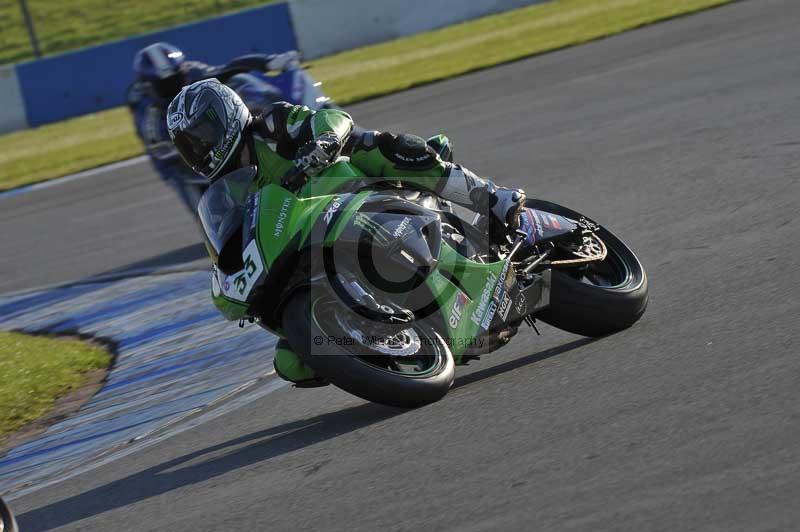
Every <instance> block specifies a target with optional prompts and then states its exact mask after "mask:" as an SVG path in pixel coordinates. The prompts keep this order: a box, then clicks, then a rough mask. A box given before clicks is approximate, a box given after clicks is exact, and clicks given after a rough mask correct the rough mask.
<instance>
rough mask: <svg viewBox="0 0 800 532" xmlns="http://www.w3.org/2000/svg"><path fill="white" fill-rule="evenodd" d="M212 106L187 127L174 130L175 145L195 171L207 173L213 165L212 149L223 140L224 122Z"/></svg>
mask: <svg viewBox="0 0 800 532" xmlns="http://www.w3.org/2000/svg"><path fill="white" fill-rule="evenodd" d="M223 120H224V119H223V117H221V116H220V114H219V112H218V111H217V110H216V109H215V108H214V106H209V107H208V108H207V109H206V110H205V111H203V112H202V113H201V114H200V115H198V116H197V117H196V118H195V119H194V120H193V121H192V123H191V124H189V125H188V126H187V127H185V128H183V129H181V130H180V131H176V132H175V138H174V139H173V142H175V147H177V148H178V151H179V152H180V153H181V155H182V156H183V158H184V160H185V161H186V163H187V164H188V165H189V166H191V167H192V168H193V169H194V170H195V171H196V172H198V173H201V174H203V175H206V174H208V173H209V172H210V171H211V169H212V168H213V167H214V165H215V161H214V151H215V150H216V149H219V148H220V147H221V146H222V145H223V144H224V141H225V133H226V128H225V123H224V122H223Z"/></svg>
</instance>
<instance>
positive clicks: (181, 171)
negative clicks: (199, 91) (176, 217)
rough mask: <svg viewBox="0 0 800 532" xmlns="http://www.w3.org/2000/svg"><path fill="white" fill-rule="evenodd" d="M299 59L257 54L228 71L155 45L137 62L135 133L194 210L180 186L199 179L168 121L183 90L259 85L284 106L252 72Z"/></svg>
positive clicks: (132, 96) (132, 95)
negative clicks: (206, 83) (205, 83)
mask: <svg viewBox="0 0 800 532" xmlns="http://www.w3.org/2000/svg"><path fill="white" fill-rule="evenodd" d="M298 58H299V54H298V53H297V52H294V51H293V52H286V53H284V54H279V55H260V54H253V55H245V56H241V57H237V58H235V59H233V60H232V61H231V62H229V63H227V64H225V65H220V66H211V65H207V64H205V63H201V62H199V61H188V60H187V59H186V55H185V54H184V53H183V52H182V51H181V50H180V49H178V48H177V47H176V46H173V45H172V44H169V43H166V42H157V43H154V44H151V45H149V46H146V47H145V48H142V49H141V50H139V52H137V53H136V56H135V57H134V60H133V70H134V73H135V75H136V81H135V82H134V83H133V84H132V85H131V86H130V88H129V89H128V95H127V98H128V106H129V108H130V110H131V113H132V115H133V120H134V124H135V126H136V132H137V134H138V135H139V137H140V138H141V140H142V143H143V144H144V146H145V150H146V151H147V154H148V155H149V156H150V160H151V161H152V163H153V166H154V167H155V168H156V171H157V172H158V174H159V175H160V176H161V178H162V179H163V180H164V181H166V182H167V183H168V184H169V185H171V186H172V187H173V188H174V189H175V190H176V192H177V193H178V196H180V198H181V200H182V201H183V202H184V203H185V204H186V206H187V207H188V208H189V209H190V210H192V211H193V210H194V209H195V208H196V207H197V205H196V202H197V199H198V198H192V197H190V195H189V193H188V192H187V190H186V188H185V187H183V186H181V181H182V180H186V179H196V178H197V176H196V175H195V174H194V173H193V172H191V171H190V170H189V168H187V167H186V165H185V164H183V162H182V161H181V160H180V157H177V155H176V154H175V150H174V147H173V145H172V142H171V141H170V138H169V133H168V131H167V127H166V119H165V118H166V111H167V105H169V102H170V101H172V99H173V98H174V97H175V96H176V95H177V94H178V92H180V90H181V88H182V87H183V86H184V85H188V84H190V83H193V82H195V81H199V80H203V79H208V78H217V79H219V80H221V81H222V82H223V83H229V84H230V85H231V86H233V87H234V88H235V89H236V90H238V88H237V86H241V85H245V86H252V85H255V84H258V91H259V93H260V98H262V99H264V100H265V101H268V100H271V101H279V100H283V99H284V97H283V95H282V94H281V91H280V90H279V89H277V88H276V87H274V86H272V85H270V84H268V83H266V82H265V81H263V80H259V79H252V78H253V77H254V76H252V75H250V74H248V72H250V71H259V72H265V71H268V70H283V69H284V68H285V67H286V66H288V65H289V64H291V63H292V62H293V61H297V60H298Z"/></svg>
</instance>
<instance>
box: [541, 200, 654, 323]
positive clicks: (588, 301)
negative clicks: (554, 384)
mask: <svg viewBox="0 0 800 532" xmlns="http://www.w3.org/2000/svg"><path fill="white" fill-rule="evenodd" d="M526 206H527V207H531V208H535V209H540V210H543V211H547V212H551V213H554V214H560V215H562V216H566V217H568V218H572V219H575V220H577V219H579V218H580V217H581V214H580V213H578V212H575V211H573V210H571V209H568V208H566V207H562V206H561V205H557V204H555V203H550V202H546V201H541V200H528V201H527V203H526ZM596 234H597V236H598V237H600V239H602V240H603V242H604V243H605V245H606V247H607V248H608V256H607V257H606V259H605V260H604V261H603V262H601V263H598V264H597V265H594V266H592V267H591V268H593V269H594V270H595V271H596V272H611V273H609V275H608V277H609V278H610V277H611V276H612V274H614V272H616V275H617V276H618V278H617V279H615V281H614V284H613V285H612V286H604V285H600V284H595V283H593V282H591V281H590V280H589V279H590V278H592V277H593V274H592V273H591V271H590V272H589V275H586V274H585V273H579V272H580V270H576V269H572V270H570V269H561V270H559V269H553V270H552V285H551V293H550V306H549V307H548V308H547V309H545V310H543V311H542V312H540V313H538V314H537V315H536V316H535V317H536V318H537V319H540V320H542V321H543V322H545V323H548V324H550V325H552V326H554V327H557V328H559V329H563V330H565V331H568V332H571V333H574V334H579V335H582V336H590V337H598V336H606V335H609V334H613V333H616V332H619V331H622V330H624V329H627V328H628V327H630V326H632V325H633V324H634V323H636V322H637V321H639V318H641V317H642V314H644V311H645V310H646V309H647V303H648V299H649V294H648V283H647V274H646V273H645V271H644V267H643V266H642V264H641V262H639V259H638V258H636V255H635V254H634V253H633V251H631V249H630V248H629V247H628V246H627V245H625V243H624V242H623V241H622V240H620V239H619V238H617V237H616V236H614V235H613V234H612V233H611V232H610V231H608V230H607V229H605V228H603V227H601V228H600V230H599V231H597V233H596ZM597 277H598V278H599V277H600V275H599V274H598V275H597ZM605 284H609V283H605Z"/></svg>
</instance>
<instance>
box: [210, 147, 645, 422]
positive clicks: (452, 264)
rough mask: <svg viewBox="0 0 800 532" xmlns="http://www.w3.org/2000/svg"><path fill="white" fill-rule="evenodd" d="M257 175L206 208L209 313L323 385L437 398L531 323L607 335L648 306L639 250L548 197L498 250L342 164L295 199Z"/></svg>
mask: <svg viewBox="0 0 800 532" xmlns="http://www.w3.org/2000/svg"><path fill="white" fill-rule="evenodd" d="M255 175H256V170H255V168H253V167H249V168H244V169H241V170H238V171H236V172H233V173H231V174H229V175H227V176H225V177H223V178H221V179H218V180H217V181H215V182H214V183H213V184H212V185H211V186H210V187H209V189H208V191H207V192H206V193H205V194H204V196H203V198H202V200H201V201H200V205H199V208H198V211H199V214H200V219H201V221H202V225H203V228H204V231H205V239H206V247H207V248H208V251H209V254H210V255H211V259H212V262H213V275H212V289H213V297H214V303H215V305H216V306H217V308H219V309H220V311H221V312H222V313H223V314H224V315H225V316H226V318H227V319H229V320H234V321H235V320H240V322H241V324H243V323H244V322H245V321H250V322H256V323H258V324H259V325H260V326H261V327H263V328H265V329H267V330H269V331H271V332H274V333H277V334H279V335H281V336H283V337H285V338H287V339H288V341H289V343H290V344H291V346H292V349H293V350H294V351H295V352H296V353H297V354H298V355H299V356H300V357H301V358H302V359H303V361H304V362H305V363H306V364H308V365H309V366H310V367H311V368H312V369H314V370H315V372H316V373H317V375H319V376H322V377H325V378H327V379H329V380H330V382H331V383H333V384H334V385H336V386H338V387H339V388H342V389H343V390H345V391H347V392H350V393H352V394H354V395H357V396H359V397H362V398H364V399H367V400H369V401H375V402H378V403H383V404H387V405H393V406H400V407H417V406H421V405H424V404H428V403H431V402H434V401H437V400H439V399H441V398H442V397H444V396H445V395H446V394H447V392H448V390H449V389H450V387H451V386H452V384H453V380H454V373H455V366H457V365H463V364H466V363H468V362H469V361H471V360H475V359H478V358H479V357H480V355H482V354H486V353H489V352H492V351H495V350H497V349H498V348H500V347H502V346H503V345H505V344H507V343H508V342H509V340H510V339H511V337H513V336H514V335H515V334H516V333H517V331H518V329H519V327H520V326H521V325H522V324H524V323H526V324H528V325H530V326H532V327H534V328H535V326H536V320H537V319H538V320H541V321H543V322H546V323H549V324H551V325H553V326H555V327H558V328H560V329H564V330H566V331H570V332H573V333H577V334H580V335H585V336H602V335H607V334H611V333H614V332H616V331H620V330H622V329H625V328H627V327H630V326H631V325H633V324H634V323H635V322H636V321H637V320H638V319H639V318H640V317H641V316H642V314H643V313H644V311H645V308H646V306H647V299H648V289H647V276H646V275H645V272H644V269H643V267H642V265H641V263H640V262H639V260H638V259H637V258H636V256H635V255H634V254H633V252H632V251H631V250H630V249H629V248H628V247H627V246H626V245H625V244H624V243H623V242H622V241H621V240H619V239H618V238H617V237H615V236H614V235H613V234H612V233H611V232H609V231H608V230H607V229H605V228H604V227H601V226H599V225H598V224H596V223H594V222H593V221H591V220H589V219H588V218H586V217H585V216H582V215H581V214H579V213H577V212H574V211H572V210H570V209H567V208H565V207H562V206H559V205H556V204H554V203H549V202H546V201H540V200H533V199H530V200H528V202H527V204H526V209H525V211H524V213H523V215H522V219H521V225H520V230H518V231H517V232H516V234H512V235H508V236H505V235H504V236H503V237H498V238H496V239H494V241H493V240H492V238H490V237H489V234H490V233H491V231H490V230H489V218H488V216H486V215H485V214H482V213H474V212H470V211H467V210H465V209H462V208H461V207H453V206H452V205H451V204H449V203H448V202H446V201H444V200H442V199H440V198H439V197H437V196H436V195H433V194H430V193H425V192H420V191H416V190H410V189H407V188H406V189H404V188H401V187H400V186H399V185H397V184H395V183H392V182H383V183H377V184H376V183H375V180H374V179H370V178H368V177H367V176H365V175H364V174H363V173H362V172H361V171H360V170H359V169H358V168H356V167H355V166H353V165H352V164H350V163H349V161H348V160H347V159H346V158H341V159H340V160H339V161H338V162H337V163H336V164H334V165H333V166H331V167H329V168H328V169H327V170H326V171H325V172H324V173H323V174H321V175H320V176H318V177H316V178H313V179H311V180H309V181H308V182H307V183H306V184H305V185H304V186H303V187H302V188H301V189H300V190H298V191H297V193H292V192H291V191H289V190H287V189H286V188H284V187H281V186H279V185H276V184H269V185H267V186H264V187H263V188H260V189H255V188H254V185H253V179H254V177H255ZM537 332H538V331H537Z"/></svg>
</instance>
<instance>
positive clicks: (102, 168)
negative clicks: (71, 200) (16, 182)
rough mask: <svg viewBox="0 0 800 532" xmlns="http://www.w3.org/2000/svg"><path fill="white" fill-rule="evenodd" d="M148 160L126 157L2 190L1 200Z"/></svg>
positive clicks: (145, 158)
mask: <svg viewBox="0 0 800 532" xmlns="http://www.w3.org/2000/svg"><path fill="white" fill-rule="evenodd" d="M146 160H147V155H140V156H138V157H134V158H133V159H126V160H124V161H119V162H116V163H111V164H107V165H105V166H98V167H97V168H92V169H90V170H84V171H83V172H78V173H77V174H72V175H67V176H64V177H59V178H56V179H51V180H50V181H42V182H41V183H34V184H33V185H26V186H23V187H19V188H12V189H11V190H6V191H4V192H0V200H2V199H7V198H13V197H16V196H21V195H23V194H27V193H29V192H34V191H36V190H42V189H45V188H50V187H54V186H58V185H63V184H64V183H69V182H71V181H77V180H78V179H83V178H85V177H91V176H94V175H98V174H104V173H107V172H112V171H114V170H119V169H120V168H127V167H128V166H133V165H135V164H139V163H143V162H145V161H146Z"/></svg>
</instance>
